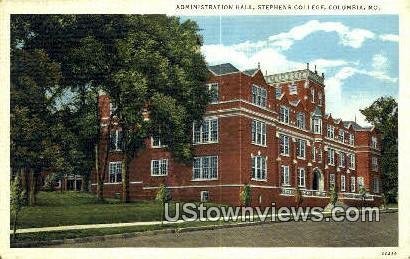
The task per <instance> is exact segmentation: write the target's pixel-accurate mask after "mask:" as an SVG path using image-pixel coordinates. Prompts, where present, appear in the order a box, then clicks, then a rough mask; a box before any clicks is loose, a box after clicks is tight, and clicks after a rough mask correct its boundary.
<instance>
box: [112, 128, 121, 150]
mask: <svg viewBox="0 0 410 259" xmlns="http://www.w3.org/2000/svg"><path fill="white" fill-rule="evenodd" d="M122 140H123V136H122V131H121V130H113V131H111V134H110V150H111V151H121V150H122V147H123V144H122V143H123V142H122Z"/></svg>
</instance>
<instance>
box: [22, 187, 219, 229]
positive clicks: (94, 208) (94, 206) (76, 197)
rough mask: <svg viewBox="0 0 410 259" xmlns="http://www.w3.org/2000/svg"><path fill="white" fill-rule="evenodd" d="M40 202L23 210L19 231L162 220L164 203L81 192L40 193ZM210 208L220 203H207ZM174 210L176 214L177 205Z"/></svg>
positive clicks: (38, 197)
mask: <svg viewBox="0 0 410 259" xmlns="http://www.w3.org/2000/svg"><path fill="white" fill-rule="evenodd" d="M37 201H38V202H37V205H36V206H33V207H25V208H24V209H23V210H22V211H21V213H20V216H19V220H18V225H17V228H18V229H21V228H34V227H52V226H65V225H82V224H103V223H125V222H138V221H159V220H161V209H162V208H161V204H160V203H158V202H155V201H136V202H131V203H126V204H124V203H121V202H120V201H119V200H115V199H107V200H106V201H105V202H104V203H97V202H96V197H95V196H94V195H93V194H89V193H80V192H63V193H60V192H40V193H38V195H37ZM210 205H216V204H211V203H208V204H205V206H210ZM216 206H220V205H216ZM170 211H171V215H174V206H171V210H170Z"/></svg>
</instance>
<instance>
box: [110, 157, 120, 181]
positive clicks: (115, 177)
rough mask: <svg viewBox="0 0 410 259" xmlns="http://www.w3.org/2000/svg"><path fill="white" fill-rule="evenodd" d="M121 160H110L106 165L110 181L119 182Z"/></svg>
mask: <svg viewBox="0 0 410 259" xmlns="http://www.w3.org/2000/svg"><path fill="white" fill-rule="evenodd" d="M121 165H122V161H116V162H110V164H109V166H108V172H109V181H110V183H117V182H121V167H122V166H121Z"/></svg>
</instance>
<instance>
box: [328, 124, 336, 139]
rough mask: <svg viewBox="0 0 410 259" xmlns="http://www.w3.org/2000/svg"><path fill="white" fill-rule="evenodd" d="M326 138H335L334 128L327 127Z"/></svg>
mask: <svg viewBox="0 0 410 259" xmlns="http://www.w3.org/2000/svg"><path fill="white" fill-rule="evenodd" d="M327 137H328V138H331V139H333V138H335V127H333V126H331V125H327Z"/></svg>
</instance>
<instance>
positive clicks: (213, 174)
mask: <svg viewBox="0 0 410 259" xmlns="http://www.w3.org/2000/svg"><path fill="white" fill-rule="evenodd" d="M192 178H193V179H194V180H210V179H217V178H218V157H217V156H202V157H195V158H194V168H193V177H192Z"/></svg>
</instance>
